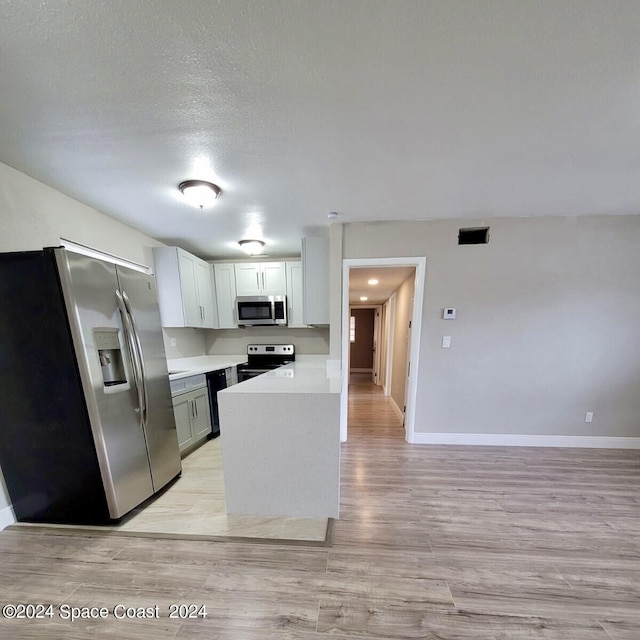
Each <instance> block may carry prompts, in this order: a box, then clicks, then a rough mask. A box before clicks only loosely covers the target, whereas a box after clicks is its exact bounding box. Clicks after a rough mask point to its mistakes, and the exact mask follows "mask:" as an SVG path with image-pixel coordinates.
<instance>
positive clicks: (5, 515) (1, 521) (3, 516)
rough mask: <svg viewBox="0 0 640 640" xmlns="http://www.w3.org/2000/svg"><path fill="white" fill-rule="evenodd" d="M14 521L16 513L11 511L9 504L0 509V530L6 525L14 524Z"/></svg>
mask: <svg viewBox="0 0 640 640" xmlns="http://www.w3.org/2000/svg"><path fill="white" fill-rule="evenodd" d="M15 522H16V514H15V513H13V507H12V506H11V505H9V506H8V507H5V508H4V509H0V531H2V530H3V529H4V528H5V527H8V526H9V525H10V524H15Z"/></svg>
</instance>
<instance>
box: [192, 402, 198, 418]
mask: <svg viewBox="0 0 640 640" xmlns="http://www.w3.org/2000/svg"><path fill="white" fill-rule="evenodd" d="M193 417H194V418H197V417H198V403H197V402H196V401H195V400H194V401H193Z"/></svg>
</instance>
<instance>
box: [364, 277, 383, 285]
mask: <svg viewBox="0 0 640 640" xmlns="http://www.w3.org/2000/svg"><path fill="white" fill-rule="evenodd" d="M378 282H380V280H378V278H371V280H367V284H370V285H371V286H375V285H376V284H378Z"/></svg>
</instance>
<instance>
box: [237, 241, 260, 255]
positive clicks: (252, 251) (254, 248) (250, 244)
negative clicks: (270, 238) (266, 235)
mask: <svg viewBox="0 0 640 640" xmlns="http://www.w3.org/2000/svg"><path fill="white" fill-rule="evenodd" d="M238 244H239V245H240V248H241V249H242V250H243V251H244V252H245V253H246V254H247V255H250V256H257V255H258V254H259V253H262V250H263V249H264V242H263V241H262V240H240V242H238Z"/></svg>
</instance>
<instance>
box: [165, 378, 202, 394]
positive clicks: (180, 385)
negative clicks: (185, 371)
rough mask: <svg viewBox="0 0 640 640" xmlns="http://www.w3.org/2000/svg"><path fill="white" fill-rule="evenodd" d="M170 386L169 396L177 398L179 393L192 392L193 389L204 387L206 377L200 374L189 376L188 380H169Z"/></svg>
mask: <svg viewBox="0 0 640 640" xmlns="http://www.w3.org/2000/svg"><path fill="white" fill-rule="evenodd" d="M170 385H171V395H172V396H177V395H179V394H181V393H186V392H187V391H193V390H194V389H199V388H200V387H205V386H206V385H207V377H206V375H205V374H204V373H201V374H198V375H196V376H189V377H188V378H180V379H179V380H171V381H170Z"/></svg>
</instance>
